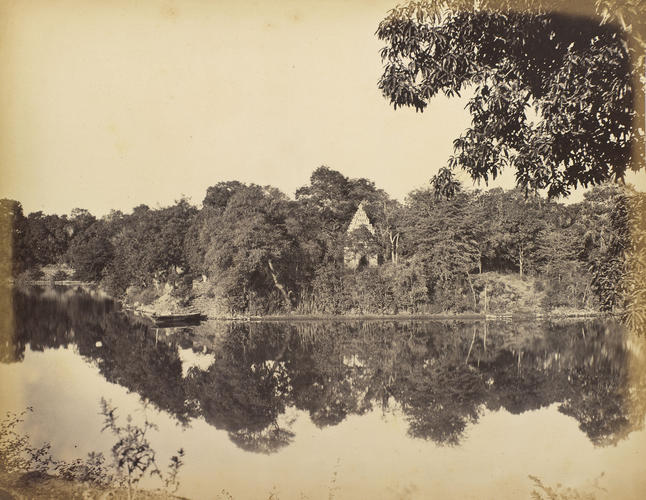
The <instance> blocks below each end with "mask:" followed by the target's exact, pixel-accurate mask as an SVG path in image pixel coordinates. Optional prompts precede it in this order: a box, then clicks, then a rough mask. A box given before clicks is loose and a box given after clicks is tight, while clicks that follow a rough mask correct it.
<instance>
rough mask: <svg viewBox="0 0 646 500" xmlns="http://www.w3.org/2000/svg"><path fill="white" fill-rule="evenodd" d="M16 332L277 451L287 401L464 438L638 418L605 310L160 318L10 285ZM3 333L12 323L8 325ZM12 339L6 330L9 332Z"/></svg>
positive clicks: (638, 358) (10, 353)
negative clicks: (193, 320)
mask: <svg viewBox="0 0 646 500" xmlns="http://www.w3.org/2000/svg"><path fill="white" fill-rule="evenodd" d="M13 308H14V322H15V325H14V328H13V331H12V334H13V343H9V344H6V345H3V346H1V347H0V360H1V361H2V362H3V363H11V362H20V361H21V360H22V359H23V357H24V353H25V349H26V347H27V346H29V348H30V349H31V350H32V351H43V350H46V349H52V348H58V347H61V346H73V347H74V349H75V350H77V352H78V353H79V354H80V355H81V356H83V357H84V358H85V359H87V360H89V361H90V362H91V363H93V364H95V365H96V366H97V367H98V369H99V371H100V373H101V374H102V375H103V377H105V379H106V380H108V381H110V382H113V383H117V384H119V385H121V386H123V387H125V388H127V389H128V390H130V391H134V392H136V393H137V394H139V396H140V397H141V398H142V400H144V401H146V402H149V403H151V404H153V405H154V406H156V407H157V408H158V409H160V410H163V411H165V412H168V413H169V414H171V415H173V417H174V418H175V419H176V420H177V421H178V422H180V423H182V424H183V425H188V424H189V423H190V422H191V421H192V420H193V419H195V418H198V417H202V418H204V420H205V421H206V422H208V423H209V424H210V425H212V426H214V427H216V428H217V429H222V430H226V431H227V432H228V434H229V437H230V439H231V441H232V442H234V443H235V444H236V445H237V446H239V447H240V448H242V449H244V450H248V451H253V452H258V453H266V454H269V453H273V452H275V451H277V450H280V449H282V448H284V447H286V446H288V445H289V444H290V443H291V442H292V441H293V440H294V438H295V432H294V430H293V425H292V424H293V420H291V419H290V418H289V410H290V409H297V410H302V411H305V412H307V413H308V414H309V416H310V418H311V421H312V422H313V423H314V424H315V425H316V426H318V427H319V428H322V427H326V426H335V425H337V424H339V423H340V422H342V421H343V420H345V419H346V418H347V417H348V416H350V415H362V414H365V413H367V412H371V411H373V410H375V409H378V410H380V411H381V412H383V413H397V414H401V415H403V416H404V417H405V419H406V421H407V427H408V434H409V435H410V436H412V437H414V438H420V439H427V440H431V441H433V442H435V443H438V444H443V445H458V444H460V443H461V441H463V439H464V436H465V432H466V430H467V429H468V428H469V426H470V425H475V424H476V423H477V422H478V419H479V418H480V417H481V416H482V415H483V413H484V412H485V411H486V410H497V409H501V408H503V409H505V410H507V411H508V412H510V413H512V414H519V413H522V412H525V411H528V410H536V409H539V408H544V407H547V406H550V405H552V404H554V403H558V404H559V407H558V408H559V411H560V412H561V413H563V414H565V415H568V416H571V417H572V418H574V419H576V420H577V422H578V424H579V427H580V429H581V430H582V431H583V432H584V433H585V434H586V435H587V437H588V438H589V439H590V441H591V442H593V443H594V444H595V445H600V446H605V445H608V444H614V443H617V442H618V441H620V440H621V439H623V438H625V437H626V436H627V435H628V434H629V433H630V432H632V431H634V430H636V429H637V428H640V427H641V425H642V422H643V419H644V414H645V408H644V400H645V398H644V395H645V394H646V387H645V386H644V383H643V381H641V380H637V381H635V380H632V379H631V378H630V373H629V369H630V366H631V365H634V364H636V363H643V361H644V360H643V356H644V353H643V350H640V349H639V348H638V347H639V346H638V344H636V343H635V340H634V339H631V338H629V337H628V334H626V333H624V332H623V330H622V329H621V327H620V326H619V325H618V324H616V323H613V322H608V321H590V322H564V323H558V324H557V323H545V324H540V325H537V324H535V323H522V324H506V323H493V324H492V323H486V324H485V323H473V322H417V321H397V322H395V321H379V322H376V321H366V322H350V321H340V322H292V323H288V322H270V323H214V322H207V323H205V324H203V325H200V326H198V327H194V328H176V329H165V330H159V329H155V328H154V327H152V326H151V325H150V324H148V323H147V322H146V321H145V320H142V319H140V318H137V317H134V316H132V315H129V314H127V313H124V312H122V311H120V310H119V308H118V307H117V306H116V305H115V304H114V303H113V302H112V301H110V300H109V299H107V298H105V297H101V296H99V295H97V294H94V293H90V292H86V291H82V290H76V291H69V290H67V291H65V290H56V291H53V290H42V289H41V290H29V291H17V290H15V291H14V292H13ZM5 333H7V332H5ZM2 338H7V337H6V336H3V337H2Z"/></svg>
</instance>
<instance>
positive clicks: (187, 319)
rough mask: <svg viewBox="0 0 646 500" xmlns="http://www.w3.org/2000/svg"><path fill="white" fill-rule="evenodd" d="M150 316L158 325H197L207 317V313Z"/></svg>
mask: <svg viewBox="0 0 646 500" xmlns="http://www.w3.org/2000/svg"><path fill="white" fill-rule="evenodd" d="M150 317H151V319H152V320H153V321H154V322H155V325H156V326H181V325H197V324H199V323H200V322H201V321H204V320H205V319H207V318H206V315H204V314H202V313H188V314H153V315H151V316H150Z"/></svg>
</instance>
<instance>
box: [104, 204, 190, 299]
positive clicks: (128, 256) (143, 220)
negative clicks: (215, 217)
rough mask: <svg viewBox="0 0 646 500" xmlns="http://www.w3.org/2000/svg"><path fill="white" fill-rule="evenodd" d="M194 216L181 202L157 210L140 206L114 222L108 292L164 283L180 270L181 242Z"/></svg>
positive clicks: (182, 254) (182, 248)
mask: <svg viewBox="0 0 646 500" xmlns="http://www.w3.org/2000/svg"><path fill="white" fill-rule="evenodd" d="M196 212H197V210H196V208H195V207H193V206H192V205H191V204H190V203H189V202H188V201H187V200H186V199H181V200H178V201H177V202H176V203H175V204H174V205H171V206H169V207H165V208H160V209H157V210H151V209H150V208H148V207H147V206H146V205H140V206H138V207H136V208H135V209H134V210H133V212H132V214H131V215H129V216H126V217H124V218H123V219H120V220H118V222H115V224H116V227H117V228H118V230H117V231H116V232H115V236H114V237H113V238H112V239H111V243H112V245H113V247H114V258H113V260H112V261H111V262H110V265H109V268H108V272H107V278H108V280H109V282H110V286H111V288H112V289H113V290H115V291H116V292H118V293H121V292H123V291H124V290H125V289H126V288H127V287H128V286H130V285H137V286H143V287H147V286H151V285H152V284H153V283H154V281H155V280H157V281H160V282H163V281H168V280H169V279H170V278H171V277H172V276H173V275H174V274H175V270H176V268H180V269H182V270H184V268H185V267H186V257H185V253H184V239H185V236H186V233H187V230H188V228H189V227H190V225H191V222H192V220H193V217H194V216H195V214H196Z"/></svg>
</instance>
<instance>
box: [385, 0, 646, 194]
mask: <svg viewBox="0 0 646 500" xmlns="http://www.w3.org/2000/svg"><path fill="white" fill-rule="evenodd" d="M597 3H598V7H599V9H600V12H601V11H602V10H603V11H604V12H605V15H604V17H600V16H598V15H597V13H596V12H595V9H594V6H593V5H592V2H590V4H589V5H587V6H585V5H584V4H581V3H580V2H579V3H577V6H584V7H587V8H586V10H585V11H583V12H581V13H580V14H582V15H577V13H574V12H568V13H560V12H559V8H560V9H563V6H562V5H561V4H560V3H559V2H554V1H552V0H545V1H539V2H526V1H525V0H507V1H503V2H500V1H493V0H484V1H481V0H478V1H475V0H422V1H417V0H414V1H411V2H408V3H407V4H405V5H402V6H398V7H395V8H394V9H392V10H391V11H390V12H389V13H388V15H387V17H386V18H385V19H384V20H383V21H382V22H381V23H380V25H379V28H378V30H377V36H378V38H379V39H380V40H382V41H383V42H384V43H385V47H384V48H383V49H382V51H381V57H382V60H383V61H384V66H385V67H384V72H383V75H382V77H381V79H380V81H379V88H380V89H381V90H382V91H383V93H384V96H385V97H386V98H388V99H389V100H390V102H391V103H392V104H393V106H394V107H395V108H397V107H398V106H410V107H414V108H415V109H416V110H418V111H422V110H424V109H425V108H426V106H427V105H428V103H429V102H430V101H431V100H432V98H433V97H434V96H435V95H436V94H438V93H439V92H443V93H444V94H446V95H447V96H449V97H451V96H454V95H460V93H461V92H462V91H465V92H468V93H470V94H472V97H471V98H470V99H469V101H468V104H467V108H468V109H469V111H470V113H471V117H472V124H471V128H469V129H468V130H466V131H465V132H464V133H463V134H462V135H461V136H460V137H459V138H457V139H456V140H455V141H454V150H455V154H454V156H453V157H451V158H450V159H449V166H450V167H451V168H454V167H458V166H459V167H461V168H463V169H464V170H466V171H467V172H468V173H469V174H470V175H471V177H472V178H473V179H474V180H484V181H485V182H488V180H489V179H490V178H493V179H495V178H496V177H497V175H498V174H499V172H500V170H501V169H502V168H505V167H510V168H514V169H515V170H516V181H517V185H518V186H520V187H522V188H523V189H524V190H525V191H526V192H527V191H528V190H530V191H536V190H539V189H547V192H548V195H549V196H550V197H555V196H560V195H567V194H569V192H570V190H571V189H572V188H574V187H577V186H579V185H582V186H589V185H594V184H599V183H601V182H603V181H605V180H608V179H612V178H614V179H621V178H623V176H624V173H625V171H626V169H627V168H628V167H629V166H632V168H633V169H635V170H637V169H640V168H642V166H643V164H644V131H643V127H642V125H640V124H643V102H644V101H643V90H642V88H641V84H640V79H641V78H643V74H644V72H643V49H644V46H643V38H640V37H642V36H643V31H642V32H639V31H637V29H636V30H635V32H634V35H633V30H632V28H633V27H634V28H638V27H641V28H643V26H644V23H643V19H644V17H646V10H645V7H644V4H643V2H641V3H632V4H630V2H616V1H610V2H597ZM605 4H608V5H606V6H605V7H603V5H605ZM613 4H621V5H622V6H623V7H625V8H624V9H623V12H624V13H625V14H629V13H632V17H631V20H634V25H630V26H629V25H627V24H626V22H624V19H623V18H622V10H621V9H620V10H619V11H616V10H615V9H614V8H613V7H612V5H613ZM629 4H630V5H629ZM633 11H634V12H633ZM617 12H619V14H617ZM612 15H617V16H618V18H619V20H621V21H622V23H621V24H615V23H609V22H605V21H606V20H607V18H608V17H609V16H612ZM629 22H630V21H629ZM636 40H637V43H633V42H635V41H636ZM640 40H641V41H640ZM631 56H632V61H631ZM640 127H641V128H640Z"/></svg>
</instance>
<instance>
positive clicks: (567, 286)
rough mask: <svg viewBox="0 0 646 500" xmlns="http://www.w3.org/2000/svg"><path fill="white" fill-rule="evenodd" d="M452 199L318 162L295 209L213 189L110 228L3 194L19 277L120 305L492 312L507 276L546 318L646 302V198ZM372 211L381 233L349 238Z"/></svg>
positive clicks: (611, 189)
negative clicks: (529, 290) (51, 272)
mask: <svg viewBox="0 0 646 500" xmlns="http://www.w3.org/2000/svg"><path fill="white" fill-rule="evenodd" d="M454 191H455V192H454V193H453V196H452V197H449V198H447V197H445V196H438V193H437V192H436V191H435V190H433V189H432V188H431V187H430V186H429V188H428V189H420V190H416V191H413V192H411V193H410V194H409V195H408V196H407V198H406V199H405V201H404V202H403V203H400V202H398V201H397V200H393V199H392V198H390V197H389V196H388V194H387V193H386V192H385V191H383V190H382V189H378V188H377V187H376V186H375V185H374V183H373V182H371V181H369V180H367V179H349V178H347V177H345V176H344V175H342V174H341V173H339V172H337V171H334V170H332V169H330V168H327V167H320V168H318V169H316V170H315V171H314V172H313V173H312V175H311V178H310V181H309V183H308V184H307V185H305V186H303V187H301V188H299V189H298V190H297V191H296V195H295V198H294V199H290V198H288V197H287V196H286V195H285V194H283V193H282V192H281V191H279V190H278V189H276V188H273V187H270V186H264V187H263V186H258V185H255V184H250V185H247V184H243V183H240V182H237V181H230V182H220V183H218V184H216V185H214V186H211V187H209V188H208V190H207V193H206V197H205V198H204V201H203V204H202V208H201V209H198V208H196V207H194V206H192V205H191V204H190V203H189V202H188V201H187V200H185V199H182V200H179V201H177V202H176V203H175V204H174V205H171V206H169V207H164V208H158V209H152V208H149V207H147V206H145V205H141V206H139V207H136V208H135V209H134V210H133V211H132V213H130V214H124V213H121V212H112V213H110V214H109V215H107V216H104V217H102V218H99V219H97V218H95V217H93V216H92V215H91V214H89V213H88V212H87V211H85V210H78V209H77V210H75V211H73V212H72V214H71V215H70V216H65V215H63V216H58V215H44V214H42V213H41V212H37V213H33V214H29V215H28V216H25V215H24V214H23V213H22V208H21V206H20V204H19V203H17V202H14V201H8V200H4V201H3V202H2V211H3V215H4V217H5V218H7V219H10V220H11V221H12V222H11V223H12V227H13V239H12V251H13V269H12V272H13V273H14V275H18V274H20V273H24V272H25V271H29V270H30V269H34V268H37V267H38V266H42V265H45V264H48V263H55V262H67V263H69V264H70V265H71V267H73V268H74V269H75V271H76V275H77V278H79V279H81V280H85V281H95V282H101V283H102V285H103V286H105V287H107V288H108V289H109V290H110V291H111V292H112V293H114V294H116V295H121V294H124V293H125V292H126V290H127V289H129V288H133V287H134V288H137V289H139V290H149V291H151V294H152V296H153V297H154V296H155V293H156V294H159V293H160V292H159V287H160V286H164V285H165V286H166V287H167V288H169V287H170V288H171V289H173V293H176V294H177V295H184V296H185V297H187V298H190V296H191V293H193V292H192V291H191V288H192V282H193V280H199V281H203V280H206V281H207V283H208V287H209V290H208V292H207V293H208V295H209V296H211V297H212V298H213V299H214V300H219V301H220V303H221V304H222V307H224V308H225V309H226V310H227V311H229V312H232V313H246V314H266V313H279V312H287V311H298V312H302V313H326V314H335V313H347V312H356V313H393V312H412V313H418V312H439V311H476V312H481V311H483V310H484V309H485V307H487V309H488V310H493V311H495V310H496V308H499V309H501V308H504V307H505V304H504V303H502V302H500V301H501V300H502V299H501V297H503V296H505V293H507V294H512V295H513V293H512V292H513V291H510V290H507V289H506V285H505V281H504V279H502V278H501V279H497V278H496V276H498V277H504V276H508V277H514V276H515V277H517V279H522V280H524V281H526V282H527V283H530V284H531V285H532V286H533V287H534V289H533V293H534V294H535V295H536V294H540V296H541V298H542V299H541V300H542V304H541V305H542V306H543V307H545V308H547V309H552V308H555V307H560V306H570V307H579V308H581V307H588V308H600V309H604V310H615V311H617V310H625V309H626V303H627V302H626V301H632V302H631V303H632V304H633V305H635V304H637V305H639V304H643V300H642V298H641V295H640V294H641V293H643V292H642V290H643V289H644V287H641V285H640V283H638V280H639V279H640V276H641V275H640V274H639V273H638V272H636V271H635V270H639V269H641V268H640V267H639V266H642V262H643V261H644V258H643V254H644V248H643V245H642V246H640V245H641V243H639V242H640V241H642V240H641V239H639V236H638V235H640V234H643V233H644V231H643V228H642V227H640V224H642V225H643V223H642V222H641V218H640V216H639V215H640V212H639V209H640V207H643V205H644V196H643V195H642V194H639V193H636V192H634V191H632V190H630V189H629V188H626V187H621V186H618V185H614V184H611V185H603V186H599V187H596V188H594V189H593V190H591V191H589V192H588V193H586V195H585V199H584V200H583V201H582V202H580V203H577V204H571V205H564V204H561V203H557V202H555V201H549V200H545V199H542V198H540V197H538V196H532V195H530V196H526V194H525V193H524V192H522V191H520V190H509V191H505V190H502V189H492V190H489V191H479V190H473V191H466V190H464V189H462V188H461V186H459V185H457V186H455V190H454ZM360 203H362V206H363V207H364V209H365V211H366V213H367V215H368V218H369V219H370V222H371V224H372V230H369V229H368V228H367V227H365V226H362V227H359V228H358V229H356V230H355V231H354V232H352V233H351V234H348V233H347V229H348V225H349V223H350V220H351V219H352V217H353V215H354V214H355V212H356V211H357V207H358V206H359V204H360ZM357 249H358V250H360V251H362V252H364V253H368V254H371V255H375V256H377V261H378V265H372V266H370V265H363V264H361V265H359V267H358V268H356V269H354V268H348V267H347V266H345V265H344V251H345V252H347V251H349V250H357ZM507 288H508V287H507ZM485 289H486V291H485ZM152 290H155V291H154V292H153V291H152ZM485 295H487V299H488V302H487V304H485V302H484V300H485ZM640 301H641V302H640ZM637 312H639V311H637ZM633 316H634V318H637V319H638V316H635V315H633Z"/></svg>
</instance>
